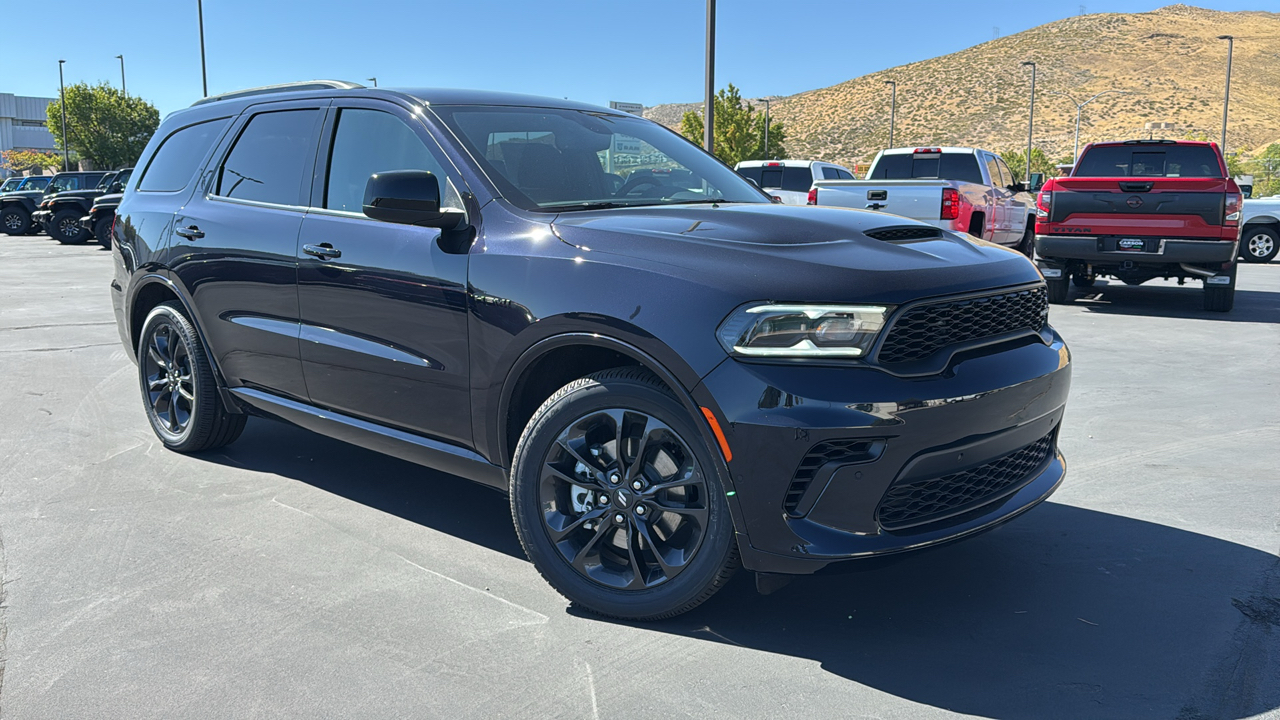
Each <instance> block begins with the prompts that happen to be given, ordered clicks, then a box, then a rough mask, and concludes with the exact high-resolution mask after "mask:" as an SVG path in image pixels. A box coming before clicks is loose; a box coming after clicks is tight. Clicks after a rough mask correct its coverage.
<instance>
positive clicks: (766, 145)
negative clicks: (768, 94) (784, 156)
mask: <svg viewBox="0 0 1280 720" xmlns="http://www.w3.org/2000/svg"><path fill="white" fill-rule="evenodd" d="M760 102H762V103H764V158H765V159H766V160H768V159H769V98H760Z"/></svg>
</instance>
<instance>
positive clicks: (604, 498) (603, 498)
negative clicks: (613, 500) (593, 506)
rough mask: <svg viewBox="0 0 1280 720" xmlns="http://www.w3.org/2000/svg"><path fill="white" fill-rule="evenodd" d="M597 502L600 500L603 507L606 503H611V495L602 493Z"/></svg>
mask: <svg viewBox="0 0 1280 720" xmlns="http://www.w3.org/2000/svg"><path fill="white" fill-rule="evenodd" d="M596 502H598V503H599V504H600V505H601V506H602V507H603V506H605V505H608V504H609V496H608V495H605V494H604V493H600V498H599V499H598V500H596Z"/></svg>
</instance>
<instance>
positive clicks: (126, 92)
mask: <svg viewBox="0 0 1280 720" xmlns="http://www.w3.org/2000/svg"><path fill="white" fill-rule="evenodd" d="M116 58H117V59H118V60H120V94H122V95H124V96H125V97H129V89H128V88H126V87H125V84H124V56H123V55H117V56H116Z"/></svg>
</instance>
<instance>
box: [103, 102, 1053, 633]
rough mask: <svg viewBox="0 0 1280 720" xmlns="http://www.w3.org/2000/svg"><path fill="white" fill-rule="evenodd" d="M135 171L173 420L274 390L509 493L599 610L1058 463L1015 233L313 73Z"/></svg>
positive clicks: (877, 536)
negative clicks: (813, 196) (792, 189)
mask: <svg viewBox="0 0 1280 720" xmlns="http://www.w3.org/2000/svg"><path fill="white" fill-rule="evenodd" d="M138 168H139V170H138V172H137V177H135V179H134V180H133V181H132V182H131V183H130V185H129V187H128V188H127V189H126V191H125V194H124V199H123V201H122V202H121V204H120V206H119V208H118V210H117V213H118V215H117V219H116V222H115V226H114V230H113V234H114V238H113V239H114V243H113V245H114V248H113V252H112V257H113V259H114V264H115V279H114V281H113V282H112V283H111V288H112V297H113V301H114V305H115V312H116V317H117V321H118V324H119V328H120V334H121V338H122V340H123V341H124V344H125V346H126V347H128V348H129V351H130V353H132V354H134V355H135V357H136V359H137V361H138V368H139V369H138V378H139V383H140V385H141V391H142V397H143V401H144V407H145V412H146V414H147V417H148V418H149V420H150V422H151V425H152V427H153V429H154V430H155V432H156V434H157V436H158V437H159V438H160V440H161V441H162V442H163V443H164V444H165V445H166V446H168V447H169V448H172V449H174V450H177V451H180V452H193V451H199V450H207V449H210V448H214V447H218V446H221V445H225V444H226V443H230V442H232V441H233V440H235V439H236V437H237V436H238V435H239V434H240V432H241V430H242V429H243V428H244V426H245V418H246V415H251V414H252V415H263V416H268V417H273V418H278V419H282V420H285V421H288V422H293V423H296V424H299V425H302V426H304V427H307V428H310V429H312V430H315V431H317V432H319V433H323V434H325V435H328V436H330V437H333V438H337V439H340V440H343V441H346V442H350V443H353V444H356V445H361V446H364V447H368V448H373V449H375V450H378V451H380V452H384V453H388V454H390V455H394V456H397V457H400V458H404V459H407V460H411V461H414V462H417V463H421V464H423V465H428V466H431V467H434V468H438V469H440V470H444V471H447V472H449V473H453V474H456V475H460V476H463V477H465V478H469V479H471V480H474V481H477V482H480V483H483V484H486V485H490V486H492V487H495V488H499V489H501V490H503V491H509V493H510V498H511V509H512V513H513V515H514V519H515V526H516V530H517V532H518V535H519V538H520V541H521V542H522V544H523V545H524V548H525V550H526V552H527V553H528V555H529V557H530V559H531V560H532V561H533V563H534V565H535V566H536V567H537V569H538V570H539V571H540V572H541V573H542V575H543V576H544V577H545V578H546V579H547V581H548V582H550V583H551V585H553V586H554V587H555V588H556V589H557V590H559V591H560V592H562V593H563V594H564V595H565V596H567V597H568V598H569V599H571V600H572V601H574V602H577V603H579V604H581V605H582V606H584V607H586V608H588V609H590V610H592V611H595V612H597V613H601V614H604V615H608V616H614V617H621V618H632V619H656V618H662V617H668V616H671V615H675V614H677V613H680V612H683V611H685V610H688V609H690V608H692V607H694V606H695V605H697V604H699V603H700V602H702V601H703V600H705V599H706V598H707V597H709V596H710V595H711V594H712V593H714V592H715V591H716V590H717V589H718V588H720V587H721V586H723V585H724V583H725V582H726V580H727V579H728V578H729V576H730V574H731V573H732V571H733V570H734V569H735V568H736V567H737V566H738V565H739V563H740V562H741V564H742V565H744V566H745V567H746V568H747V569H749V570H753V571H756V572H758V573H762V574H770V573H801V574H803V573H813V572H815V571H817V570H819V569H821V568H823V567H825V566H828V565H830V564H831V563H833V562H836V561H842V560H849V559H853V558H862V557H868V556H877V555H887V554H892V553H898V552H901V551H905V550H910V549H915V548H921V547H926V546H930V545H936V544H938V543H942V542H946V541H949V540H954V539H957V538H960V537H964V536H968V535H972V534H974V533H977V532H980V531H982V530H985V529H987V528H990V527H993V526H995V525H997V524H999V523H1001V522H1004V521H1006V520H1009V519H1010V518H1012V517H1014V516H1016V515H1019V514H1020V513H1022V512H1023V511H1025V510H1027V509H1028V508H1031V507H1032V506H1034V505H1036V504H1037V503H1039V502H1040V501H1042V500H1044V499H1045V498H1046V497H1048V496H1049V494H1050V493H1052V492H1053V491H1054V489H1056V488H1057V487H1058V484H1059V483H1060V482H1061V481H1062V478H1063V475H1064V472H1065V468H1064V464H1063V459H1062V456H1061V455H1060V454H1059V453H1058V451H1057V437H1058V429H1059V423H1060V421H1061V420H1062V416H1063V410H1064V404H1065V402H1066V398H1067V390H1068V386H1069V385H1070V373H1071V370H1070V355H1069V353H1068V351H1067V348H1066V346H1065V344H1064V343H1063V341H1062V338H1061V337H1059V336H1058V334H1057V333H1056V332H1055V331H1054V330H1053V328H1052V327H1050V326H1049V324H1048V322H1047V311H1048V304H1047V302H1046V297H1045V285H1044V280H1043V279H1042V278H1041V276H1040V274H1039V273H1038V272H1037V270H1036V268H1035V266H1034V265H1032V263H1031V262H1030V261H1028V260H1027V258H1025V257H1023V256H1022V255H1019V254H1018V253H1016V252H1013V251H1011V250H1007V249H1004V248H1000V247H996V246H993V245H991V244H989V243H983V242H978V241H973V240H972V239H968V238H965V237H963V236H961V235H957V234H953V233H950V232H947V231H943V230H939V229H938V228H934V227H931V226H928V225H924V224H921V223H918V222H914V221H910V220H905V219H902V218H895V217H891V216H886V215H883V214H880V213H871V212H864V211H856V210H843V209H834V208H814V207H795V206H784V205H777V204H774V203H772V202H770V198H769V197H768V196H767V195H765V194H764V193H763V192H761V191H760V190H759V189H757V188H756V187H755V186H753V185H752V184H751V183H750V182H748V181H747V180H745V179H743V178H742V177H740V176H739V175H737V174H736V173H734V172H733V171H732V170H731V169H730V168H728V167H726V166H725V165H723V164H722V163H720V162H719V161H718V160H716V159H715V158H714V157H712V156H710V155H708V154H707V153H705V152H703V151H702V150H701V149H700V148H698V147H697V146H695V145H693V144H691V143H689V142H687V141H686V140H684V139H683V138H681V137H680V136H678V135H676V134H675V133H673V132H671V131H669V130H667V129H666V128H664V127H662V126H660V125H657V124H655V123H653V122H650V121H648V120H645V119H643V118H639V117H636V116H633V115H628V114H625V113H622V112H618V111H612V110H606V109H604V108H599V107H594V106H590V105H583V104H578V103H573V102H569V101H562V100H553V99H544V98H535V97H527V96H520V95H509V94H497V93H484V92H472V91H458V90H401V91H395V90H387V89H364V88H360V87H359V86H353V85H350V84H347V83H311V84H307V85H295V86H291V87H286V88H279V89H276V90H273V89H270V88H268V89H256V90H252V91H245V92H244V93H232V94H230V95H224V96H220V97H218V98H212V99H210V100H207V101H201V102H200V103H198V104H197V105H196V106H193V107H192V108H189V109H186V110H182V111H179V112H176V113H174V114H172V115H170V116H169V117H168V118H166V120H165V121H164V123H163V125H162V126H161V128H160V130H159V131H158V132H157V133H156V135H155V137H154V138H153V139H152V141H151V143H150V145H149V146H148V147H147V149H146V151H145V153H144V155H143V157H142V160H141V161H140V163H139V165H138ZM654 170H661V171H663V172H653V171H654ZM668 171H669V172H668ZM611 176H616V177H619V178H621V179H622V183H621V184H620V185H619V184H617V182H616V180H613V179H612V177H611ZM673 177H678V178H680V181H679V182H669V181H668V179H669V178H673ZM369 481H370V482H376V479H374V478H370V479H369ZM442 501H443V500H442ZM464 512H465V511H464ZM763 579H764V580H765V581H766V583H768V584H772V578H768V577H765V578H763Z"/></svg>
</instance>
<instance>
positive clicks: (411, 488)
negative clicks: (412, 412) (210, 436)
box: [199, 418, 525, 560]
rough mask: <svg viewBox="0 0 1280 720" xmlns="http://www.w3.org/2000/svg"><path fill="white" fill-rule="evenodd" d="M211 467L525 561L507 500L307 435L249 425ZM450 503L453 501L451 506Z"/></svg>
mask: <svg viewBox="0 0 1280 720" xmlns="http://www.w3.org/2000/svg"><path fill="white" fill-rule="evenodd" d="M199 457H200V458H202V459H204V460H208V461H210V462H216V463H220V464H226V465H235V466H237V467H243V468H249V469H252V470H255V471H257V472H267V473H273V474H275V475H279V476H281V477H287V478H291V479H294V480H299V481H301V482H304V483H307V484H308V485H311V486H313V487H316V488H319V489H320V490H324V491H325V492H329V493H333V494H335V495H340V496H342V497H345V498H347V499H349V500H354V501H355V502H358V503H360V504H362V505H365V506H368V507H371V508H374V509H377V510H381V511H382V512H385V513H388V514H390V515H395V516H396V517H399V518H403V519H405V520H408V521H410V522H414V523H417V524H419V525H423V526H426V527H429V528H432V529H433V530H439V531H440V532H444V533H448V534H449V535H453V536H454V537H457V538H460V539H462V540H466V541H467V542H470V543H475V544H477V545H481V546H483V547H487V548H489V549H491V550H496V551H497V552H500V553H505V554H507V555H510V556H512V557H517V558H520V559H521V560H523V559H525V554H524V550H523V549H522V548H521V547H520V541H519V539H517V538H516V533H515V528H513V527H512V525H511V508H510V506H509V505H508V504H507V498H506V496H505V495H503V494H502V493H499V492H497V491H495V490H492V489H490V488H487V487H484V486H482V485H478V484H476V483H474V482H471V481H470V480H465V479H463V478H460V477H457V476H455V475H450V474H448V473H442V472H438V471H436V470H432V469H430V468H426V467H422V466H421V465H415V464H413V463H410V462H407V461H404V460H399V459H397V458H393V457H390V456H387V455H383V454H381V453H377V452H373V451H372V450H365V449H364V448H360V447H356V446H355V445H349V444H347V443H344V442H341V441H339V440H333V439H330V438H327V437H324V436H322V435H318V434H316V433H313V432H311V431H310V430H305V429H303V428H300V427H297V426H294V425H289V424H286V423H281V422H273V421H271V420H263V419H261V418H250V420H249V426H248V427H247V428H246V429H245V432H244V434H243V435H241V436H240V439H238V440H236V441H235V442H234V443H232V444H230V445H228V446H227V447H225V448H223V449H221V450H217V451H214V452H208V453H201V454H200V455H199ZM445 498H447V501H446V500H445Z"/></svg>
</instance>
